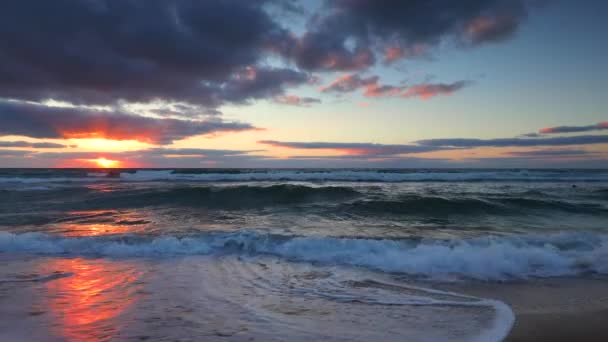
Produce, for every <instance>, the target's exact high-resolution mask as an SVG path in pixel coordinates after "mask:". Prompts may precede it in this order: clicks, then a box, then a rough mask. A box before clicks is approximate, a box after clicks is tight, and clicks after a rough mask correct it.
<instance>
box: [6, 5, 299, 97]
mask: <svg viewBox="0 0 608 342" xmlns="http://www.w3.org/2000/svg"><path fill="white" fill-rule="evenodd" d="M283 3H284V1H279V0H272V1H265V0H250V1H240V0H206V1H195V0H146V1H140V0H87V1H76V0H55V1H37V0H18V1H17V0H6V1H3V2H2V4H1V5H0V97H4V98H13V99H22V100H32V101H40V100H44V99H49V98H53V99H56V100H64V101H68V102H72V103H76V104H111V103H114V102H116V101H117V100H125V101H128V102H148V101H151V100H155V99H164V100H168V101H176V102H179V101H181V102H189V103H195V104H200V105H206V106H217V105H219V104H221V103H222V102H224V101H233V102H244V101H247V100H249V99H255V98H259V97H266V96H272V95H277V94H280V93H282V87H283V86H285V85H288V84H293V83H298V82H301V81H304V80H306V79H307V76H306V75H305V74H304V73H301V72H298V71H294V70H279V69H272V70H258V73H257V75H258V76H259V78H258V79H248V80H243V79H240V78H238V75H239V74H240V73H242V70H243V69H244V68H247V67H248V66H252V65H256V63H257V62H258V61H259V60H260V59H261V57H263V56H264V55H265V54H266V53H268V52H270V51H272V49H271V47H272V46H276V45H280V44H284V43H283V42H285V41H289V39H288V38H287V37H288V32H287V31H286V30H285V29H283V28H282V27H281V26H280V25H279V24H278V23H277V22H275V21H274V20H273V18H270V16H269V15H268V14H267V12H266V11H265V10H264V6H263V5H265V4H271V5H277V4H283ZM290 3H292V1H285V4H287V5H289V4H290ZM294 8H295V7H294Z"/></svg>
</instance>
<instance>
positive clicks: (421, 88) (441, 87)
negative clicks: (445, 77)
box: [400, 81, 469, 100]
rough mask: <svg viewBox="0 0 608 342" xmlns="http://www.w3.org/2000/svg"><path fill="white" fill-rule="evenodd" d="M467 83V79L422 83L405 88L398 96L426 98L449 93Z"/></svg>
mask: <svg viewBox="0 0 608 342" xmlns="http://www.w3.org/2000/svg"><path fill="white" fill-rule="evenodd" d="M468 84H469V82H467V81H458V82H454V83H423V84H417V85H413V86H411V87H409V88H407V89H406V90H405V91H404V92H403V93H402V94H401V95H400V96H401V97H405V98H412V97H419V98H421V99H423V100H428V99H430V98H432V97H435V96H439V95H451V94H452V93H454V92H455V91H458V90H460V89H462V88H464V87H466V86H467V85H468Z"/></svg>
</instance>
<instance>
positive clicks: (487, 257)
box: [0, 231, 608, 280]
mask: <svg viewBox="0 0 608 342" xmlns="http://www.w3.org/2000/svg"><path fill="white" fill-rule="evenodd" d="M0 252H4V253H31V254H46V255H86V256H89V255H90V256H111V257H169V256H180V255H210V254H213V255H222V254H235V253H236V254H247V255H254V256H255V255H256V254H259V255H274V256H277V257H281V258H286V259H289V260H292V261H305V262H314V263H323V264H337V265H347V266H357V267H364V268H369V269H374V270H380V271H385V272H397V273H405V274H410V275H413V276H421V277H425V278H430V279H436V280H451V279H459V278H472V279H479V280H511V279H525V278H529V277H554V276H573V275H579V274H582V273H590V272H591V273H601V274H605V273H608V266H606V265H608V235H603V234H595V233H561V234H559V233H558V234H547V235H523V236H509V237H484V238H471V239H463V240H456V241H446V240H431V239H428V240H422V241H417V240H403V239H400V240H388V239H384V240H381V239H377V240H376V239H354V238H333V237H304V236H285V235H271V234H264V233H261V232H256V231H241V232H238V233H210V234H200V235H196V236H188V237H177V236H159V237H155V238H151V237H143V236H137V235H132V234H131V235H114V236H104V237H63V236H57V235H48V234H43V233H24V234H13V233H8V232H0Z"/></svg>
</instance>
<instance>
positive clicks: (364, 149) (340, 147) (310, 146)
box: [258, 140, 438, 156]
mask: <svg viewBox="0 0 608 342" xmlns="http://www.w3.org/2000/svg"><path fill="white" fill-rule="evenodd" d="M258 143H260V144H265V145H270V146H275V147H284V148H293V149H306V150H320V149H329V150H337V151H341V152H343V153H346V154H349V155H367V156H371V155H377V156H380V155H395V154H408V153H424V152H431V151H436V150H438V148H435V147H432V146H419V145H386V144H372V143H334V142H288V141H275V140H261V141H258Z"/></svg>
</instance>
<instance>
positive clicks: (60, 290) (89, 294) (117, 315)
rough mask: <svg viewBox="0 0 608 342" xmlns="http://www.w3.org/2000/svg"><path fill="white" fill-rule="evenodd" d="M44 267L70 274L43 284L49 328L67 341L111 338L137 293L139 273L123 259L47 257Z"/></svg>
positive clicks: (134, 266) (119, 326) (120, 324)
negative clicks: (49, 317) (44, 285)
mask: <svg viewBox="0 0 608 342" xmlns="http://www.w3.org/2000/svg"><path fill="white" fill-rule="evenodd" d="M44 268H47V269H56V270H61V271H62V272H71V273H73V275H72V276H71V277H66V278H62V279H57V280H55V281H50V282H48V283H46V289H47V291H48V303H46V305H45V306H46V308H47V310H49V312H50V314H51V317H52V323H51V329H52V330H53V332H54V333H55V334H57V335H59V336H62V337H63V338H65V339H66V340H67V341H105V340H113V339H115V338H117V336H119V334H120V330H121V326H124V325H125V324H127V323H126V322H125V317H124V314H125V313H126V312H127V311H128V310H129V308H131V307H132V306H133V305H134V304H135V303H137V302H138V300H139V298H140V296H141V294H140V293H141V289H142V286H143V285H142V283H141V281H140V278H141V275H142V272H141V271H138V269H137V267H136V265H133V264H129V263H128V262H124V261H114V260H102V259H96V260H92V259H82V258H76V259H51V260H47V263H46V264H45V265H44Z"/></svg>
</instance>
